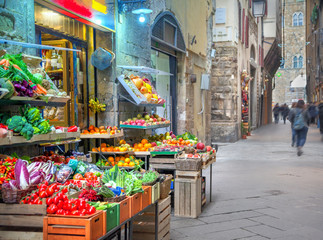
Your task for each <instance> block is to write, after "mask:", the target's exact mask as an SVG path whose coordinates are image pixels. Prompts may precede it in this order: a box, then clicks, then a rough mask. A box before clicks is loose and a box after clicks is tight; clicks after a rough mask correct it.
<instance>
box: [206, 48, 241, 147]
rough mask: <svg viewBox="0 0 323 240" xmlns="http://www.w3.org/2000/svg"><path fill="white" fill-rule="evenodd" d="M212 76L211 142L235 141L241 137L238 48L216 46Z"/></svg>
mask: <svg viewBox="0 0 323 240" xmlns="http://www.w3.org/2000/svg"><path fill="white" fill-rule="evenodd" d="M215 49H216V52H217V54H216V57H215V58H214V60H213V63H212V77H211V86H212V87H211V136H212V137H211V142H233V141H237V140H238V138H239V127H240V126H238V124H237V120H238V115H237V112H238V109H237V98H236V96H237V94H238V92H237V91H238V86H237V84H236V79H235V78H232V75H233V76H237V75H238V74H237V61H238V59H237V54H238V52H237V48H236V47H230V46H222V47H216V48H215Z"/></svg>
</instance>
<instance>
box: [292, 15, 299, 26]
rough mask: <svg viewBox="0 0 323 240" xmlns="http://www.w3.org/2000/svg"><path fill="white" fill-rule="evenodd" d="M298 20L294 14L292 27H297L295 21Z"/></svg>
mask: <svg viewBox="0 0 323 240" xmlns="http://www.w3.org/2000/svg"><path fill="white" fill-rule="evenodd" d="M297 20H298V17H297V13H294V14H293V26H297V22H298V21H297Z"/></svg>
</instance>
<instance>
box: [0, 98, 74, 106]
mask: <svg viewBox="0 0 323 240" xmlns="http://www.w3.org/2000/svg"><path fill="white" fill-rule="evenodd" d="M70 99H71V98H70V97H69V96H67V97H57V96H42V97H40V99H35V98H32V97H17V96H14V97H11V98H10V99H0V105H25V104H30V105H31V106H55V107H64V106H65V105H66V103H67V102H68V101H69V100H70Z"/></svg>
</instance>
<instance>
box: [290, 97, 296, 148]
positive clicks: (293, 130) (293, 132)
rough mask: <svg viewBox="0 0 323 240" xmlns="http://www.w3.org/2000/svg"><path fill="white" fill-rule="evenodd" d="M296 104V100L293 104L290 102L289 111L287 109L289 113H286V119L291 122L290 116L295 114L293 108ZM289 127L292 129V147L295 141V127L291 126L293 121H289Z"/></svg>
mask: <svg viewBox="0 0 323 240" xmlns="http://www.w3.org/2000/svg"><path fill="white" fill-rule="evenodd" d="M296 105H297V103H296V102H293V104H292V107H291V108H290V111H289V113H288V120H289V121H290V122H291V120H290V119H291V116H292V115H293V114H295V113H294V111H295V108H296ZM290 126H291V129H292V147H294V146H295V142H296V132H295V129H294V128H293V122H291V125H290Z"/></svg>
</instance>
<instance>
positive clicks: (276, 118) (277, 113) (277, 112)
mask: <svg viewBox="0 0 323 240" xmlns="http://www.w3.org/2000/svg"><path fill="white" fill-rule="evenodd" d="M279 112H280V107H279V104H278V103H276V105H275V107H274V109H273V113H274V118H275V123H276V124H277V123H278V121H279Z"/></svg>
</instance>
